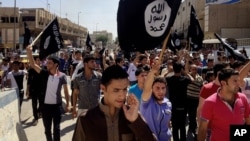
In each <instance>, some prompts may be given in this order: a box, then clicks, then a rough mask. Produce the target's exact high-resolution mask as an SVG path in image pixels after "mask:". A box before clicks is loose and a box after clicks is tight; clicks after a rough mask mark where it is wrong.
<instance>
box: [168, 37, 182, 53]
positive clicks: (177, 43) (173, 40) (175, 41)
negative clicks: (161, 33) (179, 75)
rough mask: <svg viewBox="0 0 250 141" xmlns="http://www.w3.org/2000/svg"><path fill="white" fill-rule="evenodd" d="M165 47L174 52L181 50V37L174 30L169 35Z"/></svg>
mask: <svg viewBox="0 0 250 141" xmlns="http://www.w3.org/2000/svg"><path fill="white" fill-rule="evenodd" d="M167 47H168V48H169V49H170V50H171V51H173V52H174V54H176V53H177V51H178V50H181V47H182V46H181V39H180V36H179V35H178V34H177V33H176V32H174V33H173V34H171V35H170V36H169V40H168V43H167Z"/></svg>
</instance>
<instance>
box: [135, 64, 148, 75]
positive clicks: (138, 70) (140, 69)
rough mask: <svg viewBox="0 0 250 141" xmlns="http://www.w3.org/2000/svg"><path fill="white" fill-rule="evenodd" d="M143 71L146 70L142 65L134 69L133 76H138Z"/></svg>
mask: <svg viewBox="0 0 250 141" xmlns="http://www.w3.org/2000/svg"><path fill="white" fill-rule="evenodd" d="M143 72H146V70H144V68H143V66H141V67H139V68H137V70H136V71H135V76H139V75H140V74H141V73H143Z"/></svg>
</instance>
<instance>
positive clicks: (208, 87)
mask: <svg viewBox="0 0 250 141" xmlns="http://www.w3.org/2000/svg"><path fill="white" fill-rule="evenodd" d="M226 67H229V65H228V64H216V65H215V66H214V67H213V71H214V78H215V80H214V81H212V82H210V83H208V84H205V85H203V87H202V88H201V91H200V98H199V105H198V108H197V120H198V123H199V119H200V111H201V108H202V106H203V103H204V100H205V99H206V98H208V97H209V96H210V95H212V94H214V93H215V92H216V91H217V90H218V88H219V87H220V82H219V80H218V77H217V76H218V73H219V72H220V71H221V70H222V69H223V68H226Z"/></svg>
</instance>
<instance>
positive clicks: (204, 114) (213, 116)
mask: <svg viewBox="0 0 250 141" xmlns="http://www.w3.org/2000/svg"><path fill="white" fill-rule="evenodd" d="M248 117H250V109H249V105H248V103H247V98H246V96H245V95H244V94H242V93H237V94H236V100H235V104H234V108H233V109H232V108H231V106H230V105H229V104H228V103H227V102H225V101H223V100H222V99H221V98H220V96H219V95H218V94H217V93H215V94H213V95H211V96H210V97H208V98H207V99H206V100H205V102H204V105H203V107H202V111H201V119H204V120H208V121H209V124H210V128H211V131H212V132H211V138H210V139H211V140H210V141H223V140H225V141H229V140H230V139H229V137H230V134H229V131H230V125H231V124H239V125H240V124H241V125H243V124H244V120H245V118H248Z"/></svg>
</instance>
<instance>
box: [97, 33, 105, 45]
mask: <svg viewBox="0 0 250 141" xmlns="http://www.w3.org/2000/svg"><path fill="white" fill-rule="evenodd" d="M95 41H96V42H99V41H102V44H103V46H106V45H107V41H108V37H107V36H105V35H97V36H96V40H95Z"/></svg>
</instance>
